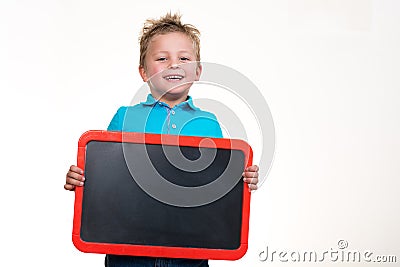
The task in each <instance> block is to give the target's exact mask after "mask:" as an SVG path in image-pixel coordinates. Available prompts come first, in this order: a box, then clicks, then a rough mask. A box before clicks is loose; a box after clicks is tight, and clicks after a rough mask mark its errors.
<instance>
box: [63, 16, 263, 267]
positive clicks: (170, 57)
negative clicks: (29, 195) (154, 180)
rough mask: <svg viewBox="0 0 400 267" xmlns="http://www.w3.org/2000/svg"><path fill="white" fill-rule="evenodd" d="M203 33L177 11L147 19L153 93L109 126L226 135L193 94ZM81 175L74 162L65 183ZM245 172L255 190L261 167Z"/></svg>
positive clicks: (130, 261)
mask: <svg viewBox="0 0 400 267" xmlns="http://www.w3.org/2000/svg"><path fill="white" fill-rule="evenodd" d="M199 35H200V32H199V31H198V30H197V29H196V28H195V27H193V26H192V25H189V24H182V23H181V21H180V16H179V15H176V14H174V15H171V14H167V15H165V16H164V17H161V18H160V19H158V20H147V21H146V23H145V25H144V27H143V31H142V35H141V37H140V62H139V73H140V76H141V77H142V79H143V81H144V82H147V83H148V85H149V88H150V94H149V95H148V96H147V100H146V101H145V102H141V103H139V104H137V105H134V106H128V107H121V108H119V109H118V111H117V113H116V114H115V115H114V117H113V119H112V120H111V122H110V124H109V126H108V129H107V130H109V131H127V132H146V133H157V134H173V135H188V136H190V135H191V136H204V137H215V138H222V131H221V128H220V126H219V124H218V121H217V119H216V117H215V115H214V114H212V113H210V112H207V111H203V110H201V109H200V108H198V107H196V106H195V105H194V103H193V100H192V98H191V97H190V96H189V89H190V87H191V85H192V84H193V82H195V81H198V80H199V78H200V75H201V72H202V66H201V64H200V40H199ZM83 174H84V173H83V170H81V169H80V168H78V167H77V166H75V165H72V166H71V167H70V169H69V171H68V173H67V175H66V183H65V185H64V188H65V189H66V190H74V189H75V187H76V186H83V185H84V179H85V178H84V175H83ZM243 177H244V178H243V180H244V182H246V183H248V185H249V188H250V189H251V190H255V189H257V183H258V166H256V165H254V166H250V167H248V168H246V170H244V172H243ZM182 256H183V255H182ZM105 265H106V266H108V267H114V266H115V267H117V266H185V267H186V266H208V261H207V260H192V259H170V258H151V257H133V256H117V255H107V256H106V261H105Z"/></svg>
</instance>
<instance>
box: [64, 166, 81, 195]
mask: <svg viewBox="0 0 400 267" xmlns="http://www.w3.org/2000/svg"><path fill="white" fill-rule="evenodd" d="M83 181H85V177H84V176H83V170H82V169H81V168H79V167H77V166H75V165H71V167H69V170H68V173H67V175H66V179H65V185H64V189H65V190H70V191H73V190H75V187H76V186H83Z"/></svg>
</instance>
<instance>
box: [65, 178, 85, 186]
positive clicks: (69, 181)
mask: <svg viewBox="0 0 400 267" xmlns="http://www.w3.org/2000/svg"><path fill="white" fill-rule="evenodd" d="M66 184H69V185H73V186H83V184H84V183H83V181H80V180H77V179H75V178H71V177H67V179H66Z"/></svg>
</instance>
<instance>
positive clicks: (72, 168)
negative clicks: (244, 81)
mask: <svg viewBox="0 0 400 267" xmlns="http://www.w3.org/2000/svg"><path fill="white" fill-rule="evenodd" d="M69 170H70V171H71V172H75V173H79V174H81V175H83V170H82V169H81V168H79V167H78V166H75V165H71V167H69Z"/></svg>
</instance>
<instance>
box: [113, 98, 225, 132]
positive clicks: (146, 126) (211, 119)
mask: <svg viewBox="0 0 400 267" xmlns="http://www.w3.org/2000/svg"><path fill="white" fill-rule="evenodd" d="M107 130H109V131H124V132H141V133H155V134H173V135H187V136H204V137H216V138H219V137H221V138H222V131H221V127H220V126H219V123H218V121H217V118H216V117H215V115H214V114H212V113H210V112H207V111H203V110H201V109H200V108H198V107H196V106H195V105H194V104H193V99H192V97H190V96H189V97H188V99H187V100H186V101H184V102H182V103H180V104H178V105H176V106H174V107H173V108H170V107H169V106H168V105H167V104H165V103H164V102H160V101H157V100H156V99H154V97H153V96H152V95H151V94H149V95H148V96H147V100H146V101H145V102H141V103H139V104H137V105H134V106H124V107H120V108H119V109H118V111H117V113H116V114H115V115H114V117H113V119H112V120H111V122H110V125H109V126H108V128H107Z"/></svg>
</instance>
